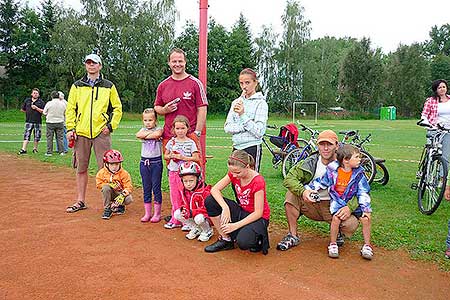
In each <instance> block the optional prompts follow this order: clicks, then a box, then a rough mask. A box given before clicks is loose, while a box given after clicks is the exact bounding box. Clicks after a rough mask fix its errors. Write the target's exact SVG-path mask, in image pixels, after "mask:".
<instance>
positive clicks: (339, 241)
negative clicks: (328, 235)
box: [336, 231, 345, 247]
mask: <svg viewBox="0 0 450 300" xmlns="http://www.w3.org/2000/svg"><path fill="white" fill-rule="evenodd" d="M344 243H345V235H344V234H343V233H341V232H340V231H339V232H338V235H337V238H336V244H337V245H338V247H342V246H344Z"/></svg>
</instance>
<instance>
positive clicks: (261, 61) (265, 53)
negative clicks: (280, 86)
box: [255, 26, 278, 110]
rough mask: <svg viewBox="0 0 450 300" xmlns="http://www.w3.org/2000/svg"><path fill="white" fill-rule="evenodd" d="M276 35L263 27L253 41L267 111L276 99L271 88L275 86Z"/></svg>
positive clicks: (274, 91) (275, 93) (275, 91)
mask: <svg viewBox="0 0 450 300" xmlns="http://www.w3.org/2000/svg"><path fill="white" fill-rule="evenodd" d="M277 37H278V36H277V34H275V33H274V32H273V29H272V27H268V26H263V27H262V32H261V34H260V35H259V36H258V37H257V38H256V39H255V57H256V62H257V72H258V76H259V82H260V85H261V88H262V90H263V93H264V94H265V95H266V99H267V102H268V103H269V109H270V110H272V109H273V108H272V107H271V103H273V102H275V101H276V99H277V90H276V89H274V88H273V87H274V86H275V84H276V80H277V78H276V74H275V72H274V70H275V69H276V63H277V61H276V54H277V51H278V48H277V47H276V40H277Z"/></svg>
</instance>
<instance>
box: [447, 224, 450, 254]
mask: <svg viewBox="0 0 450 300" xmlns="http://www.w3.org/2000/svg"><path fill="white" fill-rule="evenodd" d="M447 249H450V220H448V233H447Z"/></svg>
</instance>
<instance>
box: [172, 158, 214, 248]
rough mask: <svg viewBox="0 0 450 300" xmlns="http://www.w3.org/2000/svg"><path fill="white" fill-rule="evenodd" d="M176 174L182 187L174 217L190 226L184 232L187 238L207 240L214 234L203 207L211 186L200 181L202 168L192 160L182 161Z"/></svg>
mask: <svg viewBox="0 0 450 300" xmlns="http://www.w3.org/2000/svg"><path fill="white" fill-rule="evenodd" d="M178 174H179V175H180V177H181V181H182V183H183V186H184V187H183V189H182V191H181V199H182V204H181V207H180V208H179V209H177V210H176V211H175V213H174V216H175V219H177V220H178V221H180V222H181V223H182V224H183V226H184V225H188V226H189V227H190V228H191V230H190V231H189V233H188V234H186V238H187V239H189V240H193V239H195V238H198V240H199V241H201V242H207V241H209V239H210V238H211V236H212V235H213V234H214V232H213V229H212V228H211V225H210V223H209V222H210V221H209V216H208V213H207V212H206V208H205V199H206V197H208V196H209V194H210V193H211V186H210V185H206V183H204V182H203V181H202V169H201V167H200V166H199V165H198V164H197V163H195V162H193V161H187V162H185V163H183V164H182V165H181V166H180V169H179V171H178Z"/></svg>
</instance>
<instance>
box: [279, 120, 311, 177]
mask: <svg viewBox="0 0 450 300" xmlns="http://www.w3.org/2000/svg"><path fill="white" fill-rule="evenodd" d="M298 124H299V126H300V128H301V130H302V131H306V132H308V133H309V135H310V137H309V140H305V139H302V138H299V139H297V143H298V147H297V148H296V149H294V150H292V151H290V152H289V153H288V154H287V155H286V157H285V158H284V160H283V168H282V171H283V178H286V175H287V174H288V173H289V170H290V169H291V168H292V167H293V166H295V165H296V164H298V163H299V162H300V161H302V160H304V159H305V158H307V157H308V156H310V155H311V153H313V152H315V151H317V144H316V142H317V136H318V135H319V131H317V130H314V129H311V128H309V127H307V126H305V125H303V124H301V123H298Z"/></svg>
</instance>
